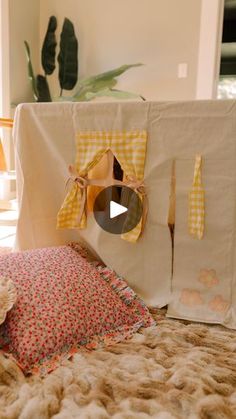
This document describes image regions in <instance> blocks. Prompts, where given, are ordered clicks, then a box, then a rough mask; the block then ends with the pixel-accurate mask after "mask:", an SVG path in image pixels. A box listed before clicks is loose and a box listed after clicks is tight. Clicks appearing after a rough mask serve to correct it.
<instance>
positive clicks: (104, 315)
mask: <svg viewBox="0 0 236 419" xmlns="http://www.w3.org/2000/svg"><path fill="white" fill-rule="evenodd" d="M78 250H79V247H77V248H76V250H75V249H73V247H71V246H59V247H50V248H45V249H35V250H30V251H24V252H18V253H11V254H8V255H4V256H2V257H0V276H1V275H3V274H4V276H5V277H7V278H9V279H10V280H11V281H12V282H13V284H14V286H15V288H16V291H17V301H16V303H15V305H14V306H13V308H12V309H11V311H10V312H8V314H7V318H6V320H5V322H4V324H2V325H1V326H0V347H1V348H2V349H3V350H5V351H7V352H8V353H10V354H12V356H13V357H14V359H15V360H16V361H17V363H18V364H19V365H20V367H21V368H22V369H23V371H24V372H25V373H36V372H39V373H40V374H41V375H45V374H46V373H48V372H49V371H52V370H53V369H55V368H56V367H57V366H58V365H59V364H60V363H61V361H62V360H63V359H68V358H70V357H71V356H72V355H73V354H74V353H75V352H78V350H79V349H80V347H81V346H85V347H86V348H88V349H96V348H98V347H99V346H104V345H110V344H114V343H115V342H119V341H122V340H124V339H126V338H128V337H131V336H132V335H133V334H134V333H135V332H136V331H137V330H138V329H139V328H140V327H141V326H145V327H147V326H151V325H153V324H155V322H154V320H153V318H152V317H151V315H150V313H149V311H148V309H147V307H146V306H145V304H144V303H143V302H142V301H141V300H140V299H139V298H138V297H137V295H136V294H135V293H134V292H133V291H132V290H131V289H130V288H129V287H128V285H127V284H126V282H125V281H124V280H123V279H122V278H119V277H117V276H116V275H115V273H114V272H113V271H112V270H109V269H108V268H105V267H102V266H101V265H99V266H96V265H93V264H92V263H90V262H89V261H88V260H87V258H86V255H85V254H83V253H82V254H80V253H79V252H78Z"/></svg>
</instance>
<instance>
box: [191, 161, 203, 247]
mask: <svg viewBox="0 0 236 419" xmlns="http://www.w3.org/2000/svg"><path fill="white" fill-rule="evenodd" d="M201 168H202V157H201V156H200V155H197V156H196V158H195V167H194V177H193V186H192V189H191V191H190V193H189V218H188V225H189V233H190V234H191V235H192V236H193V237H195V238H198V239H199V240H201V239H202V238H203V234H204V218H205V193H204V190H203V187H202V180H201Z"/></svg>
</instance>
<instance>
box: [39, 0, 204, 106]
mask: <svg viewBox="0 0 236 419" xmlns="http://www.w3.org/2000/svg"><path fill="white" fill-rule="evenodd" d="M31 1H32V0H31ZM51 15H55V16H56V17H57V18H58V22H59V26H60V30H61V25H62V21H63V18H64V17H68V18H69V19H71V20H72V21H73V23H74V24H75V27H76V33H77V35H78V38H79V42H80V53H79V57H80V76H81V77H84V76H89V75H92V74H96V73H99V72H103V71H106V70H110V69H112V68H115V67H118V66H120V65H122V64H130V63H136V62H142V63H144V64H145V66H143V67H140V68H136V69H132V70H129V71H128V72H127V73H126V74H125V75H123V76H121V77H120V79H119V80H120V81H119V85H118V87H119V88H121V89H126V90H129V91H133V92H136V93H141V94H142V95H143V96H145V97H146V98H147V99H149V100H185V99H194V98H195V97H196V84H197V66H198V48H199V35H200V34H199V28H200V17H201V0H178V1H175V0H40V39H41V44H42V40H43V37H44V34H45V31H46V27H47V23H48V19H49V17H50V16H51ZM59 32H60V31H59ZM179 63H187V64H188V77H187V78H178V74H177V70H178V64H179ZM53 90H54V94H58V92H59V87H58V83H57V81H56V77H54V83H53Z"/></svg>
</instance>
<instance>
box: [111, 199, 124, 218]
mask: <svg viewBox="0 0 236 419" xmlns="http://www.w3.org/2000/svg"><path fill="white" fill-rule="evenodd" d="M127 211H128V208H126V207H124V206H123V205H120V204H117V202H115V201H110V218H115V217H118V215H121V214H124V212H127Z"/></svg>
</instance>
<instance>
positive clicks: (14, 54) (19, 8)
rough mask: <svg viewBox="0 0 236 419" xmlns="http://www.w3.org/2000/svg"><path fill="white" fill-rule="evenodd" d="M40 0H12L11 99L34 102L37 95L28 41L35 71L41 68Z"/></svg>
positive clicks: (10, 3)
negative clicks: (29, 70)
mask: <svg viewBox="0 0 236 419" xmlns="http://www.w3.org/2000/svg"><path fill="white" fill-rule="evenodd" d="M39 7H40V0H9V28H10V101H11V103H20V102H27V101H30V102H32V100H33V95H32V90H31V86H30V83H29V80H28V76H27V62H26V56H25V51H24V44H23V42H24V40H26V41H28V42H29V44H30V47H31V51H32V60H33V63H34V67H35V72H38V69H39V29H40V28H39V16H40V9H39Z"/></svg>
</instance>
